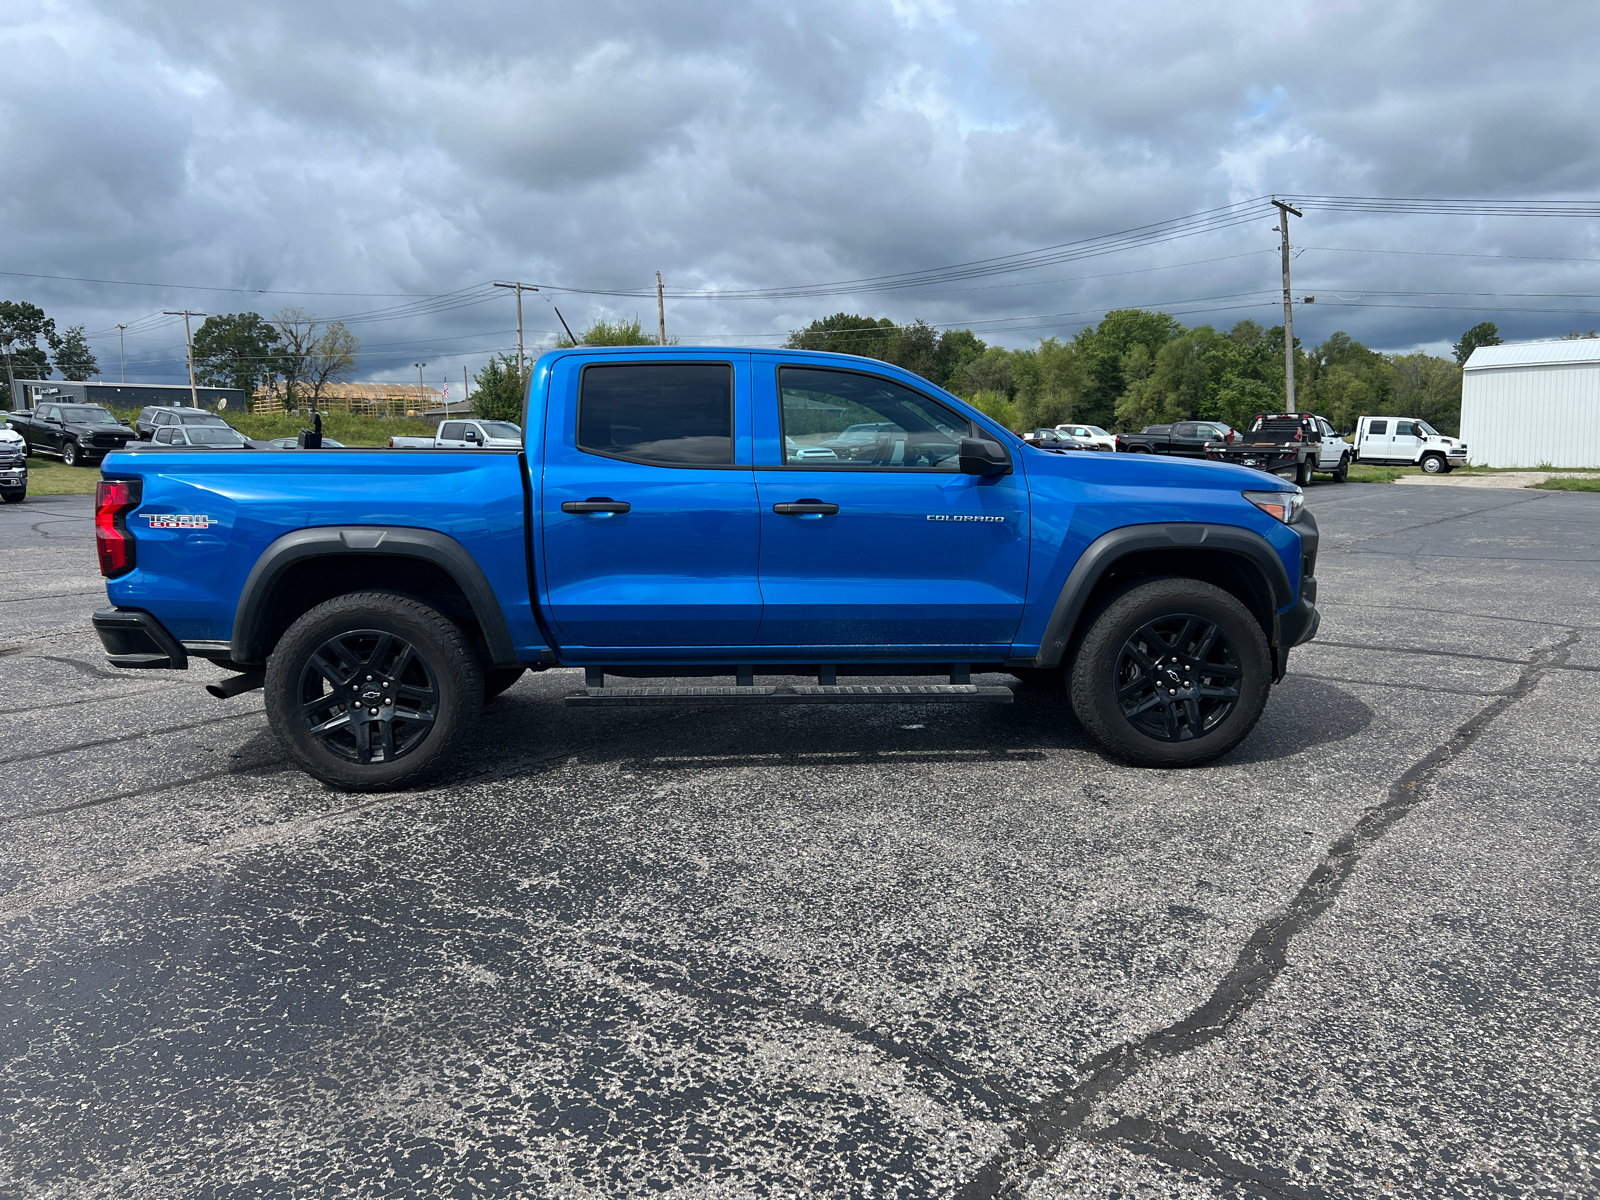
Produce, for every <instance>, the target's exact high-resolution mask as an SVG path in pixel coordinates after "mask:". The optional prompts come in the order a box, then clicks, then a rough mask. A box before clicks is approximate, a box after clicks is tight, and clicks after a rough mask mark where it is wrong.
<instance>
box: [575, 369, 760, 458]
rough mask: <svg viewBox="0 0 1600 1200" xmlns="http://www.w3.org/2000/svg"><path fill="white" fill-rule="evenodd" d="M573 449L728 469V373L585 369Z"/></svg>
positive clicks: (730, 408)
mask: <svg viewBox="0 0 1600 1200" xmlns="http://www.w3.org/2000/svg"><path fill="white" fill-rule="evenodd" d="M578 448H579V449H580V450H587V451H589V452H590V453H593V454H608V455H612V456H614V457H617V458H631V459H635V460H637V461H639V462H649V463H662V464H666V465H673V466H684V467H697V466H703V467H709V466H728V465H731V464H732V463H733V368H732V367H731V366H729V365H728V364H726V363H616V364H601V365H597V366H590V367H585V368H584V369H583V383H582V385H581V387H580V389H579V395H578Z"/></svg>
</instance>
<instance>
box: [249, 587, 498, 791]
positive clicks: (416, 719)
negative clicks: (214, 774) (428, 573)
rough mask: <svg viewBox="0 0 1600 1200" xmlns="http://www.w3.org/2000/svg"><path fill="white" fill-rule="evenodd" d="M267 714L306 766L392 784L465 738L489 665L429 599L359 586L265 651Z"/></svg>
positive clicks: (327, 778)
mask: <svg viewBox="0 0 1600 1200" xmlns="http://www.w3.org/2000/svg"><path fill="white" fill-rule="evenodd" d="M265 690H266V708H267V720H268V721H269V722H270V723H271V725H272V731H273V732H274V733H276V734H277V735H278V737H279V739H280V740H281V741H282V742H283V743H284V745H285V746H286V747H288V750H289V753H290V755H291V756H292V757H293V758H294V760H295V762H296V763H297V764H298V765H299V766H300V768H301V769H302V770H304V771H305V772H306V773H307V774H309V775H312V776H314V777H315V778H317V779H320V780H322V782H323V783H326V784H329V785H331V786H333V787H336V788H340V789H342V790H344V791H354V792H374V791H387V790H389V789H391V788H397V787H401V786H403V785H405V784H408V783H411V782H414V781H415V780H417V779H418V778H420V777H421V776H423V775H425V774H426V773H428V772H429V771H432V770H433V769H434V768H436V767H439V766H441V765H442V764H443V763H445V762H446V761H447V760H448V759H449V757H450V756H451V755H452V754H453V753H454V752H455V751H457V750H458V749H459V748H460V747H461V746H462V745H463V744H464V743H465V742H466V741H467V739H468V738H469V737H470V735H471V733H472V729H473V727H474V726H475V725H476V724H477V720H478V713H479V710H480V709H481V708H482V706H483V690H484V684H483V672H482V670H481V668H480V667H479V665H478V659H477V655H476V654H475V653H474V652H473V649H472V646H471V645H470V644H469V643H468V642H467V639H466V637H465V635H463V634H462V632H461V629H460V627H459V626H457V625H456V624H455V622H453V621H451V620H449V619H448V618H447V617H445V616H443V615H441V614H440V613H438V612H436V611H435V610H433V609H431V608H429V607H428V606H427V605H426V604H423V603H421V602H420V601H417V600H412V599H410V598H408V597H405V596H397V595H394V594H392V593H389V592H355V593H351V594H350V595H346V596H339V597H336V598H335V599H332V600H329V601H327V602H326V603H324V604H319V605H317V607H316V608H313V609H312V610H311V611H310V612H308V613H306V614H305V615H304V616H302V617H301V618H300V619H299V620H298V621H296V622H295V623H294V624H293V625H291V626H289V630H288V632H287V633H285V634H284V635H283V639H282V640H281V641H280V642H279V643H278V645H277V647H276V649H274V650H273V652H272V655H271V656H270V657H269V658H268V659H267V675H266V689H265Z"/></svg>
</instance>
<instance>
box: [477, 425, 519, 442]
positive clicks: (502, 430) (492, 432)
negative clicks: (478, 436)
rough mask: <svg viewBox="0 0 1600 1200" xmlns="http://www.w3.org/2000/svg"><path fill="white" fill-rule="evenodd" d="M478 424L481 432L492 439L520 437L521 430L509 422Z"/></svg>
mask: <svg viewBox="0 0 1600 1200" xmlns="http://www.w3.org/2000/svg"><path fill="white" fill-rule="evenodd" d="M478 424H479V425H481V426H483V432H484V433H485V434H486V435H487V436H489V437H492V438H512V439H515V438H520V437H521V436H522V430H521V429H519V428H518V427H517V426H515V425H513V424H512V423H511V422H510V421H479V422H478Z"/></svg>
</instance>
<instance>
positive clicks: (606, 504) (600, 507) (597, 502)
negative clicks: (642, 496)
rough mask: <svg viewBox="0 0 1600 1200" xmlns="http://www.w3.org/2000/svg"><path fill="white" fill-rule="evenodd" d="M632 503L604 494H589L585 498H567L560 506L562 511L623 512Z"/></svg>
mask: <svg viewBox="0 0 1600 1200" xmlns="http://www.w3.org/2000/svg"><path fill="white" fill-rule="evenodd" d="M632 508H633V505H631V504H629V503H628V502H627V501H626V500H612V499H609V498H608V497H605V496H590V497H589V498H588V499H587V500H568V501H567V502H566V503H564V504H563V505H562V506H561V511H562V512H564V513H625V512H628V511H630V510H631V509H632Z"/></svg>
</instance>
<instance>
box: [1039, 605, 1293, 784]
mask: <svg viewBox="0 0 1600 1200" xmlns="http://www.w3.org/2000/svg"><path fill="white" fill-rule="evenodd" d="M1069 679H1070V684H1071V700H1072V711H1073V713H1074V714H1076V716H1077V718H1078V720H1079V721H1080V722H1081V723H1082V724H1083V727H1084V728H1085V729H1087V730H1088V731H1089V733H1090V734H1091V735H1092V736H1093V737H1094V739H1095V740H1096V741H1097V742H1099V743H1100V745H1101V746H1103V747H1104V748H1105V749H1106V750H1107V751H1108V752H1109V753H1111V754H1112V755H1114V756H1115V757H1117V758H1120V759H1122V760H1123V761H1125V762H1129V763H1132V764H1133V765H1135V766H1141V767H1192V766H1197V765H1199V764H1200V763H1205V762H1210V761H1211V760H1212V759H1214V758H1217V757H1219V756H1220V755H1223V754H1226V753H1227V752H1228V751H1229V750H1232V749H1233V748H1234V747H1235V746H1237V745H1238V744H1239V743H1240V742H1241V741H1243V740H1244V738H1245V736H1246V735H1247V734H1248V733H1249V732H1250V731H1251V730H1252V729H1254V728H1255V725H1256V722H1257V721H1259V720H1260V719H1261V714H1262V712H1263V711H1264V710H1265V709H1266V706H1267V693H1268V691H1269V690H1270V688H1271V686H1272V659H1271V655H1270V654H1269V652H1268V649H1267V639H1266V636H1265V635H1264V634H1263V633H1262V631H1261V625H1260V623H1259V622H1257V621H1256V619H1255V617H1253V616H1252V615H1251V614H1250V611H1249V610H1248V609H1246V608H1245V606H1244V605H1243V604H1241V603H1240V602H1239V601H1238V600H1237V599H1235V598H1234V597H1233V596H1231V595H1229V594H1228V593H1227V592H1225V591H1223V590H1222V589H1221V588H1218V587H1213V586H1212V585H1211V584H1209V583H1201V582H1200V581H1199V580H1195V579H1158V580H1154V581H1152V582H1150V583H1146V584H1141V585H1140V586H1138V587H1135V588H1131V589H1130V590H1129V591H1127V592H1125V593H1123V594H1122V595H1121V596H1119V597H1118V598H1117V599H1116V600H1114V601H1112V602H1111V603H1110V604H1109V605H1107V606H1106V608H1105V609H1104V611H1102V612H1101V613H1100V614H1099V615H1098V616H1097V617H1096V618H1095V620H1094V623H1093V624H1092V625H1091V626H1090V628H1089V632H1088V634H1087V636H1086V637H1085V638H1084V640H1083V644H1082V645H1081V646H1080V647H1079V650H1078V655H1077V657H1076V658H1075V659H1074V660H1073V663H1072V668H1071V671H1070V674H1069Z"/></svg>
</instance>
